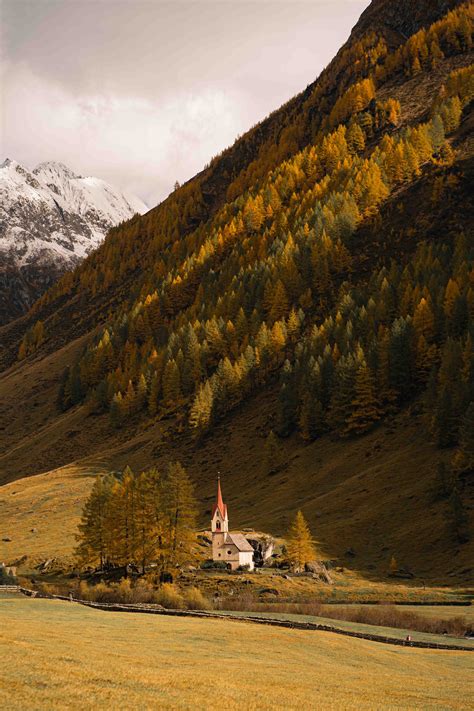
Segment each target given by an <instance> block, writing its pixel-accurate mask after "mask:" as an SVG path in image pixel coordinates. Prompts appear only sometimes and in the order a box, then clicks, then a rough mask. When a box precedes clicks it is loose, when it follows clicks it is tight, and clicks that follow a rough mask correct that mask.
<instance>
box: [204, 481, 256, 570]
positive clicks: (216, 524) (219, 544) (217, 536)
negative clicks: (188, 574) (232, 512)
mask: <svg viewBox="0 0 474 711" xmlns="http://www.w3.org/2000/svg"><path fill="white" fill-rule="evenodd" d="M211 531H212V560H214V561H216V562H224V563H226V564H227V567H228V568H229V570H237V568H239V567H240V566H242V565H248V567H249V570H253V569H254V561H253V548H252V546H251V545H250V543H249V542H248V540H247V539H246V538H245V536H243V535H242V534H241V533H230V532H229V517H228V514H227V505H226V504H224V501H223V499H222V492H221V481H220V477H219V478H218V480H217V497H216V503H215V504H214V507H213V509H212V519H211Z"/></svg>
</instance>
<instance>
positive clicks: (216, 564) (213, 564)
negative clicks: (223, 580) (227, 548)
mask: <svg viewBox="0 0 474 711" xmlns="http://www.w3.org/2000/svg"><path fill="white" fill-rule="evenodd" d="M201 568H202V570H208V569H210V568H211V569H212V568H213V569H214V570H227V564H226V563H225V562H224V561H223V560H212V559H210V558H209V559H208V560H205V561H203V562H202V563H201Z"/></svg>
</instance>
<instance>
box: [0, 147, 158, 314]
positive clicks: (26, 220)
mask: <svg viewBox="0 0 474 711" xmlns="http://www.w3.org/2000/svg"><path fill="white" fill-rule="evenodd" d="M146 210H147V206H146V205H145V203H143V202H142V201H141V200H140V199H139V198H138V197H136V196H135V195H130V194H127V193H124V192H122V191H121V190H120V189H118V188H116V187H114V186H113V185H110V184H109V183H107V182H105V181H104V180H101V179H100V178H93V177H83V176H80V175H76V174H75V173H74V172H73V171H72V170H70V169H69V168H68V167H67V166H65V165H63V164H62V163H56V162H52V161H49V162H45V163H40V165H38V166H37V167H36V168H35V169H34V170H32V171H30V170H28V169H26V168H25V167H24V166H22V165H20V164H19V163H17V162H16V161H14V160H10V159H9V158H7V159H6V160H5V161H4V162H3V163H2V164H1V166H0V323H6V322H7V321H10V320H11V319H13V318H15V317H17V316H19V315H21V314H22V313H24V312H25V311H26V310H27V309H28V308H29V307H30V306H31V304H32V303H33V302H34V301H35V300H36V299H37V298H38V297H39V296H41V294H42V293H43V292H44V291H45V290H46V289H47V288H48V287H49V286H50V285H51V284H52V283H54V281H55V280H56V279H57V278H58V277H59V276H60V275H61V274H62V273H63V272H64V271H66V270H67V269H71V268H73V267H75V266H76V265H77V264H78V263H79V262H80V261H81V260H82V259H83V258H84V257H85V256H87V255H88V254H89V253H90V252H91V251H92V250H93V249H95V248H96V247H97V246H98V245H99V244H100V242H101V241H102V240H103V239H104V237H105V235H106V233H107V232H108V230H109V229H110V227H112V226H113V225H116V224H118V223H120V222H122V221H124V220H127V219H129V218H130V217H131V216H132V215H134V214H135V213H140V214H143V213H144V212H146Z"/></svg>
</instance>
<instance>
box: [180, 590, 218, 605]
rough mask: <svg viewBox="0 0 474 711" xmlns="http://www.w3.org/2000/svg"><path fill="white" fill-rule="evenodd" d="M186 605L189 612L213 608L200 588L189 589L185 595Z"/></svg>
mask: <svg viewBox="0 0 474 711" xmlns="http://www.w3.org/2000/svg"><path fill="white" fill-rule="evenodd" d="M184 603H185V605H186V607H187V608H188V610H209V608H210V607H211V605H210V602H209V600H208V599H207V597H205V596H204V595H203V594H202V592H201V591H200V590H199V588H189V589H188V590H186V591H185V593H184Z"/></svg>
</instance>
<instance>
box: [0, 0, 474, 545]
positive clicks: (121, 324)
mask: <svg viewBox="0 0 474 711" xmlns="http://www.w3.org/2000/svg"><path fill="white" fill-rule="evenodd" d="M410 6H411V3H407V2H403V3H398V4H397V9H396V10H394V4H393V3H388V2H383V1H379V2H373V3H372V5H371V6H370V7H369V9H368V10H367V11H366V12H365V13H364V14H363V16H362V17H361V20H360V22H359V24H358V25H357V26H356V28H355V29H354V31H353V33H352V35H351V38H350V39H349V41H348V43H347V44H346V45H345V47H344V48H342V50H341V51H340V52H339V53H338V55H337V56H336V58H335V59H334V60H333V62H332V63H331V64H330V65H329V66H328V67H327V69H326V70H324V72H323V73H322V75H321V76H320V78H319V79H318V80H316V81H315V82H314V83H313V84H312V85H310V86H309V87H307V89H306V90H305V91H304V92H303V93H302V94H300V95H299V96H297V97H295V99H293V100H292V101H290V102H288V104H286V105H285V106H284V107H282V108H281V109H279V110H278V111H276V112H274V114H272V115H271V116H270V117H268V118H267V119H266V120H265V121H264V122H262V123H261V124H259V125H258V126H256V127H254V128H253V129H251V130H250V131H249V133H248V134H246V135H245V136H243V137H241V138H240V139H238V141H237V142H236V143H235V145H234V146H233V147H231V148H230V149H228V150H227V151H224V152H223V153H222V154H221V155H220V156H217V157H216V158H214V159H213V161H212V162H211V164H210V165H209V166H208V167H206V168H205V169H204V171H203V172H202V173H200V174H199V175H198V176H196V177H195V178H194V179H193V180H191V181H189V182H188V183H187V184H185V185H184V186H182V187H179V188H177V189H176V190H175V192H173V193H172V194H171V195H170V196H169V198H168V199H167V200H166V201H164V202H163V203H162V204H161V205H159V206H158V207H156V208H155V209H153V210H151V211H150V212H149V213H148V214H147V215H144V216H136V217H134V218H133V219H132V220H130V221H128V222H125V223H123V224H121V225H120V226H118V227H116V228H114V229H112V230H111V232H110V233H109V236H108V237H107V239H106V241H105V242H104V244H103V245H101V247H100V248H99V249H97V250H96V251H95V252H94V253H93V254H91V255H90V256H89V257H88V258H87V259H86V260H85V261H84V262H83V264H81V266H80V267H78V268H77V269H76V270H75V271H73V272H70V273H67V274H66V275H65V276H64V277H63V278H62V279H61V280H60V281H59V282H58V283H57V284H56V285H55V286H54V287H53V288H52V289H51V290H49V291H48V292H47V293H46V294H45V295H44V296H43V297H42V299H40V300H39V301H38V302H37V303H36V304H35V306H34V307H33V309H32V310H31V311H30V313H29V314H28V315H27V316H26V317H25V318H23V319H21V320H19V321H17V322H15V323H13V324H11V325H10V326H9V327H7V328H4V329H3V330H2V331H1V332H0V335H1V338H2V341H3V350H2V352H1V354H0V355H1V358H2V361H3V364H4V368H5V373H4V376H3V380H4V383H5V387H7V384H8V382H9V381H10V382H13V381H15V378H16V379H18V377H21V374H22V373H24V374H25V375H24V377H25V378H26V381H27V382H28V380H29V379H31V378H32V377H33V376H32V373H34V372H35V373H36V377H37V376H38V373H41V368H42V366H41V363H42V362H44V364H45V365H44V368H45V370H44V375H45V378H44V379H42V378H43V376H41V375H40V380H39V383H38V382H36V381H35V383H34V388H33V385H32V388H31V390H30V391H29V392H32V390H33V389H34V392H35V397H36V396H38V395H39V397H40V399H41V398H44V399H46V400H47V401H48V402H47V405H46V404H45V402H44V401H43V402H42V404H41V407H42V412H43V413H44V415H45V417H46V421H47V423H48V427H49V428H53V429H54V427H55V425H54V423H55V421H57V422H58V423H61V422H62V421H64V418H65V417H68V416H69V415H68V414H67V413H74V415H73V417H74V418H75V421H76V426H77V423H78V422H79V421H82V422H83V423H84V424H83V428H84V432H90V433H92V432H96V433H97V432H98V431H101V432H104V431H106V432H107V437H106V440H107V442H105V440H104V441H103V442H102V444H103V448H102V450H101V446H100V443H98V441H97V437H96V436H95V435H93V434H91V435H90V436H89V435H85V436H84V437H82V438H81V445H80V446H78V447H77V448H76V449H75V445H74V443H73V442H70V443H67V442H66V443H61V446H60V447H59V448H58V449H57V450H56V453H55V451H54V448H53V450H52V451H48V452H47V453H46V451H45V444H44V441H43V442H42V443H41V445H40V450H39V451H41V457H42V461H43V462H44V463H43V464H41V465H40V468H42V469H45V468H48V467H53V466H57V465H58V464H63V463H65V457H66V458H67V457H71V458H78V457H81V456H84V455H85V454H91V455H92V454H94V455H100V456H101V457H105V458H107V456H108V455H107V451H109V450H110V443H111V442H112V441H119V442H122V443H123V442H126V441H127V439H130V440H132V439H133V438H136V435H137V431H138V432H140V431H145V432H146V430H147V428H150V427H155V426H156V425H157V423H161V422H165V421H166V422H171V423H172V425H171V427H168V425H167V427H168V435H167V436H168V437H172V439H173V444H172V447H173V450H174V453H176V452H178V453H179V449H180V442H182V443H183V445H182V446H183V451H185V452H186V456H187V455H188V454H189V451H192V450H193V449H194V450H195V451H200V452H203V451H206V448H209V449H210V450H211V449H212V446H213V445H212V441H213V439H212V438H213V436H214V434H215V431H216V428H218V427H219V426H220V425H222V423H227V424H229V425H230V426H231V427H233V426H234V425H235V426H236V427H239V422H241V418H242V412H244V413H245V412H246V411H247V410H248V411H249V412H252V411H253V410H252V408H254V407H255V402H256V399H257V400H258V398H264V399H265V402H266V405H265V408H266V411H267V414H268V410H269V411H270V416H266V419H265V420H264V421H262V423H260V425H259V426H261V427H262V431H263V435H264V437H265V438H266V445H265V446H266V448H267V449H266V451H272V450H274V451H276V450H278V451H279V452H280V454H279V455H278V456H279V458H280V460H284V459H285V457H284V456H282V455H281V451H284V450H285V447H288V446H289V447H290V448H291V447H293V446H294V445H293V444H288V443H290V442H294V441H295V438H297V439H298V440H299V441H301V442H303V443H308V442H319V441H320V440H321V441H329V440H328V437H330V438H334V439H335V441H336V443H337V442H340V443H341V444H340V446H341V447H343V446H345V445H344V444H343V443H344V442H349V441H350V442H352V441H353V440H354V438H357V437H360V436H361V435H366V433H369V432H371V431H372V430H374V429H376V428H377V427H379V426H380V423H382V422H384V421H387V418H389V419H393V418H394V417H396V416H397V413H402V415H404V416H406V418H407V420H406V422H405V425H406V424H407V422H408V426H409V424H410V421H412V422H413V424H414V426H416V427H418V426H419V425H421V427H422V428H423V432H424V437H425V439H426V440H427V441H430V442H433V444H434V449H433V451H434V452H435V451H436V448H438V451H439V453H440V454H439V457H438V456H436V455H435V454H432V455H431V456H432V460H431V464H430V466H431V467H432V469H433V470H434V469H436V470H437V471H438V461H439V463H440V465H439V466H440V468H439V481H440V482H441V484H440V487H441V490H442V492H441V494H440V496H441V499H442V500H446V499H448V500H449V502H450V503H449V511H451V514H450V515H451V519H452V522H453V523H452V532H453V539H452V540H453V541H456V544H462V545H465V544H466V543H467V542H468V540H469V537H470V534H469V511H470V506H471V501H472V489H471V488H470V484H469V481H470V480H471V481H472V478H471V477H470V475H471V474H472V471H473V468H474V442H473V434H472V433H473V432H474V405H473V400H474V349H473V338H474V331H473V317H474V271H473V257H474V244H473V239H472V194H471V190H470V188H471V187H472V177H473V145H472V114H471V110H472V100H473V98H474V67H473V65H472V29H473V28H472V24H473V23H472V20H473V15H474V10H473V5H472V3H458V2H450V3H448V2H437V3H428V2H426V3H418V4H417V12H416V13H412V12H411V9H410ZM65 352H67V354H68V355H67V357H65V355H64V354H65ZM59 363H61V364H64V365H66V368H65V369H63V368H62V367H61V370H62V375H61V377H60V378H58V377H57V375H55V376H54V377H53V381H54V382H53V383H52V384H51V382H49V380H48V379H49V378H50V377H51V375H50V373H51V369H52V372H54V373H56V374H57V373H58V372H59V370H60V369H59ZM46 364H49V365H48V366H46ZM15 382H16V381H15ZM9 392H10V391H9ZM26 392H28V390H27V389H26V390H24V393H25V397H26ZM53 393H54V402H51V399H52V394H53ZM27 404H28V403H27V402H25V405H27ZM12 412H13V410H12V407H11V403H10V404H7V405H6V406H5V407H4V417H5V425H4V434H5V438H6V442H7V446H6V450H5V451H6V455H5V456H4V458H3V461H4V465H5V467H8V468H10V472H11V473H9V472H6V473H5V474H4V475H3V480H4V481H6V480H8V479H13V478H16V477H18V475H19V474H20V469H21V474H22V475H25V474H31V473H36V472H37V471H38V468H37V467H36V462H32V466H31V470H30V471H25V469H24V462H25V455H22V456H21V461H22V463H23V464H22V466H21V467H19V466H18V465H16V464H15V456H18V450H21V451H24V448H25V447H26V441H25V439H24V438H25V434H26V435H28V432H29V431H30V432H32V431H33V430H34V428H35V427H36V425H35V423H36V422H37V420H36V419H35V418H34V417H32V419H31V424H28V422H27V423H26V425H24V427H23V428H22V432H21V434H19V429H18V422H17V421H15V418H14V417H13V419H12ZM415 412H416V413H418V414H420V413H421V415H422V417H421V421H420V422H418V420H416V424H415V418H414V417H413V413H415ZM17 417H18V415H17ZM232 418H234V419H232ZM410 418H411V419H410ZM269 423H270V424H269ZM324 438H326V439H324ZM99 439H100V438H99ZM243 446H245V444H244V445H243ZM331 446H333V445H332V444H331ZM132 451H133V450H132ZM14 452H15V453H16V454H15V455H14V454H13V453H14ZM66 452H67V454H66ZM163 454H164V452H163V451H156V453H155V455H153V454H152V453H151V454H150V458H151V459H153V460H154V462H155V463H158V464H159V463H160V458H161V457H162V456H163ZM124 456H125V454H124ZM164 456H165V458H166V454H165V455H164ZM269 457H270V458H271V455H269ZM114 461H115V460H114ZM208 461H209V460H208ZM148 463H149V464H151V463H152V462H148ZM224 466H225V464H224ZM279 466H281V462H280V463H278V464H276V465H275V466H273V465H271V464H269V465H268V467H267V469H268V470H270V471H272V469H274V468H276V469H277V470H278V467H279ZM214 469H215V467H214V465H213V463H212V461H209V471H206V472H205V471H200V472H197V471H196V472H194V476H195V477H196V478H199V479H201V480H203V479H205V478H212V477H213V475H214ZM391 474H392V475H393V476H395V477H396V475H397V474H396V472H391ZM308 476H309V477H310V478H311V476H312V475H311V472H309V474H308ZM315 482H316V477H315ZM237 488H238V484H237V482H236V484H235V489H236V490H237ZM236 496H238V494H236ZM368 496H369V497H370V492H369V494H368ZM288 504H289V505H291V506H293V504H294V505H295V506H296V504H297V502H296V501H295V502H288ZM443 505H444V504H443Z"/></svg>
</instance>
